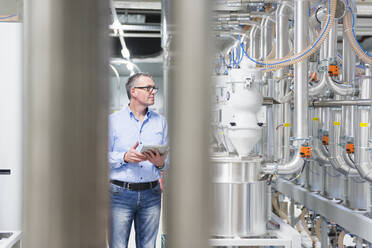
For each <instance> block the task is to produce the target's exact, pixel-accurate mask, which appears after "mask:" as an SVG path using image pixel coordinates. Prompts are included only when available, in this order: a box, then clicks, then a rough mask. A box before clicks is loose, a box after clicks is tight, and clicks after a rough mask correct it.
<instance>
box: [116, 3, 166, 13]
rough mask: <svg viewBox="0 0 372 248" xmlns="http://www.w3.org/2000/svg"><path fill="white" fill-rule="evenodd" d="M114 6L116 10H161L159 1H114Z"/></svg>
mask: <svg viewBox="0 0 372 248" xmlns="http://www.w3.org/2000/svg"><path fill="white" fill-rule="evenodd" d="M114 6H115V8H117V9H137V10H138V9H143V10H149V9H152V10H159V11H160V10H161V0H140V1H138V0H115V1H114Z"/></svg>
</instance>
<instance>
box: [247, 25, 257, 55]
mask: <svg viewBox="0 0 372 248" xmlns="http://www.w3.org/2000/svg"><path fill="white" fill-rule="evenodd" d="M259 34H260V29H259V28H258V27H257V26H253V27H252V28H251V32H250V33H249V53H250V54H249V56H251V57H252V58H258V57H259V54H260V46H259V44H260V36H259Z"/></svg>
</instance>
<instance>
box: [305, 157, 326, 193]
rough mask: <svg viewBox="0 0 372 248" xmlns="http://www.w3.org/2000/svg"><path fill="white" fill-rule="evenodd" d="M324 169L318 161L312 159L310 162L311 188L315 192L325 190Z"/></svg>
mask: <svg viewBox="0 0 372 248" xmlns="http://www.w3.org/2000/svg"><path fill="white" fill-rule="evenodd" d="M323 177H324V175H323V170H322V167H320V166H319V164H318V163H316V162H313V161H311V162H310V164H309V181H308V184H309V190H310V191H313V192H322V191H323V187H324V185H323Z"/></svg>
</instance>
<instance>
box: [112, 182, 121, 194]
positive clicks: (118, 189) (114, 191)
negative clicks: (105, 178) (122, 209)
mask: <svg viewBox="0 0 372 248" xmlns="http://www.w3.org/2000/svg"><path fill="white" fill-rule="evenodd" d="M122 191H123V188H122V187H120V186H118V185H115V184H113V183H110V192H111V194H113V195H118V194H120V193H121V192H122Z"/></svg>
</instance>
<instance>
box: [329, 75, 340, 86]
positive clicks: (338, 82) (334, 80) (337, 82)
mask: <svg viewBox="0 0 372 248" xmlns="http://www.w3.org/2000/svg"><path fill="white" fill-rule="evenodd" d="M330 78H331V80H332V81H333V82H335V83H336V84H343V83H342V82H340V81H337V80H336V79H334V78H333V77H332V76H330Z"/></svg>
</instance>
